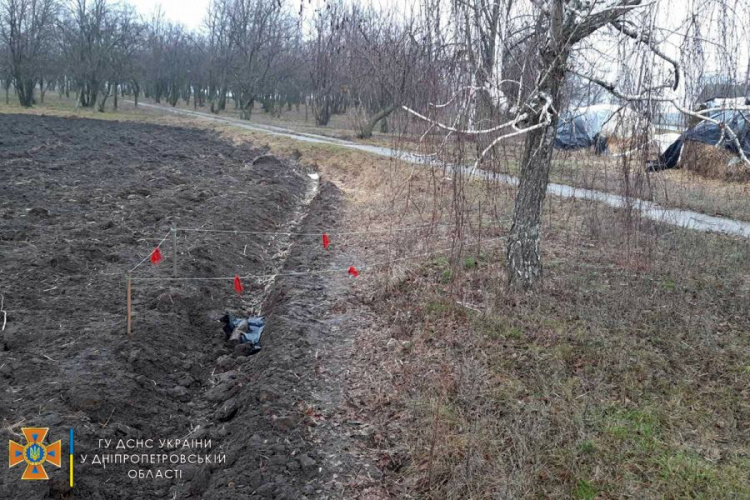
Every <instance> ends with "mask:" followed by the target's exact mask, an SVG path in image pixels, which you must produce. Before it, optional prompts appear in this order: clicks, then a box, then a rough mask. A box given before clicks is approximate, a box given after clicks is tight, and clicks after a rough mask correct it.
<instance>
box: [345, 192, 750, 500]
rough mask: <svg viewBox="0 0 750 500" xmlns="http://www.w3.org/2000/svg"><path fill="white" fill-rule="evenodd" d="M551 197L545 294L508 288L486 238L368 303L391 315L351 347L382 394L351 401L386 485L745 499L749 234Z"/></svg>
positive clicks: (433, 491)
mask: <svg viewBox="0 0 750 500" xmlns="http://www.w3.org/2000/svg"><path fill="white" fill-rule="evenodd" d="M549 209H550V212H549V213H548V216H547V219H546V221H547V223H546V228H545V236H546V240H545V250H546V252H545V254H546V255H545V257H546V262H547V268H546V272H547V277H546V281H545V285H544V288H543V290H541V291H540V292H539V293H537V294H535V295H521V296H519V295H516V294H513V293H510V292H508V291H506V290H505V289H504V288H503V287H502V285H500V284H499V283H498V282H499V281H501V279H502V278H500V277H501V276H502V269H501V268H502V253H501V252H499V251H497V249H496V248H492V247H491V246H488V247H487V248H486V249H484V250H482V252H481V254H480V257H479V259H475V258H474V256H473V255H468V256H463V257H461V258H460V259H458V262H452V261H450V260H449V259H445V258H435V259H433V260H432V261H430V262H428V263H426V264H424V265H422V266H419V267H418V268H416V269H412V270H410V271H408V272H406V273H405V275H404V276H403V277H402V278H399V279H396V280H395V281H393V282H390V284H389V286H388V287H387V288H383V289H382V290H381V292H380V294H378V295H376V296H375V298H374V299H373V301H372V303H373V304H374V305H375V307H376V309H377V312H378V313H379V315H380V316H381V317H383V318H387V319H386V320H385V321H384V324H382V325H377V327H376V328H375V329H374V330H373V331H371V332H369V335H368V336H366V337H363V338H362V339H361V340H360V344H359V345H358V349H357V352H359V353H361V357H362V359H361V363H362V366H363V367H366V366H370V367H372V366H374V367H375V368H370V370H369V371H368V376H373V374H375V376H376V381H375V383H374V385H375V386H376V387H379V390H378V391H377V392H375V393H373V394H370V395H367V394H360V395H359V397H361V398H363V399H365V400H366V401H367V403H366V405H364V406H365V407H367V408H368V411H369V412H370V413H371V412H372V408H373V407H375V408H378V409H379V412H378V413H376V417H375V418H374V420H375V422H376V423H377V424H378V425H379V426H380V428H381V430H380V435H381V436H387V438H384V440H385V442H383V443H378V446H379V447H380V448H381V451H382V453H383V456H384V463H385V464H386V465H387V466H388V467H390V468H391V471H392V475H391V476H390V477H391V480H392V481H393V483H392V487H393V488H394V491H396V492H397V495H399V496H401V497H406V496H410V497H419V498H436V499H437V498H540V497H544V498H547V497H553V498H591V499H593V498H621V497H635V498H746V497H748V496H749V495H750V468H748V466H749V465H750V436H749V435H748V427H747V422H750V403H748V400H747V391H748V389H749V388H750V366H749V365H748V361H747V360H748V359H750V358H748V355H750V339H749V338H748V336H747V332H748V331H750V319H748V317H747V315H746V313H745V308H746V304H747V302H748V300H750V250H748V247H747V245H746V242H745V241H735V240H732V239H728V238H722V237H717V236H707V235H701V234H693V233H686V232H683V231H676V230H675V231H670V232H666V231H665V230H664V228H660V227H658V226H653V225H651V224H650V223H642V225H641V228H640V230H639V231H637V232H634V231H633V230H632V226H631V225H629V224H627V223H626V222H625V221H624V220H623V218H622V217H621V216H620V215H619V214H618V213H616V212H614V211H612V210H609V209H602V208H601V207H596V206H590V205H587V204H580V203H578V204H575V203H572V202H552V203H551V204H550V205H549ZM406 318H408V319H406ZM391 339H393V340H391ZM383 394H387V395H388V397H387V398H384V397H383Z"/></svg>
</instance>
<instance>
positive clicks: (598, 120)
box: [555, 104, 625, 154]
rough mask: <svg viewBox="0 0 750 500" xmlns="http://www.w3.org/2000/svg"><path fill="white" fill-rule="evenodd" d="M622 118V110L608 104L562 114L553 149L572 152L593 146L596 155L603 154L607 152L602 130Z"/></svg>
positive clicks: (605, 139)
mask: <svg viewBox="0 0 750 500" xmlns="http://www.w3.org/2000/svg"><path fill="white" fill-rule="evenodd" d="M623 116H625V111H624V110H623V108H621V107H619V106H614V105H609V104H596V105H593V106H589V107H586V108H577V109H574V110H572V111H568V112H566V113H563V116H562V117H561V119H560V122H559V123H558V124H557V131H556V134H555V148H557V149H563V150H574V149H586V148H590V147H592V146H593V147H594V151H595V152H596V154H604V153H606V152H607V137H606V134H605V133H604V128H605V126H606V125H607V123H608V122H609V121H610V120H618V119H622V117H623ZM610 128H611V127H610Z"/></svg>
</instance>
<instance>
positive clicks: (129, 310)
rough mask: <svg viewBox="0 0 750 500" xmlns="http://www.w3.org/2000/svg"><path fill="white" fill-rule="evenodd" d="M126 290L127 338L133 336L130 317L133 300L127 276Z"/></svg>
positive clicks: (131, 318) (131, 316)
mask: <svg viewBox="0 0 750 500" xmlns="http://www.w3.org/2000/svg"><path fill="white" fill-rule="evenodd" d="M126 281H127V290H128V337H132V336H133V315H132V307H133V300H132V294H131V288H132V286H131V280H130V275H129V274H128V276H127V278H126Z"/></svg>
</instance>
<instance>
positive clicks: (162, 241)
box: [128, 229, 174, 273]
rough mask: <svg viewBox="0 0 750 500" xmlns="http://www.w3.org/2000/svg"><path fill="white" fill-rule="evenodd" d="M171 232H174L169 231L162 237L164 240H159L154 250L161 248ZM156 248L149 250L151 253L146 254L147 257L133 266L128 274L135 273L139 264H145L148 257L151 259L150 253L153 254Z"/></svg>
mask: <svg viewBox="0 0 750 500" xmlns="http://www.w3.org/2000/svg"><path fill="white" fill-rule="evenodd" d="M172 231H174V230H173V229H170V230H169V232H168V233H167V234H166V236H164V238H162V239H161V241H160V242H159V244H158V245H156V248H159V247H161V246H162V244H163V243H164V242H165V241H167V238H169V235H170V234H172ZM156 248H154V249H153V250H151V251H150V252H149V253H148V255H146V256H145V257H144V258H143V259H142V260H141V261H140V262H139V263H138V264H136V265H135V267H134V268H133V269H131V270H130V271H128V273H132V272H133V271H135V270H136V269H138V268H139V267H140V266H141V264H143V263H144V262H146V261H147V260H148V259H149V257H151V254H152V253H154V250H156Z"/></svg>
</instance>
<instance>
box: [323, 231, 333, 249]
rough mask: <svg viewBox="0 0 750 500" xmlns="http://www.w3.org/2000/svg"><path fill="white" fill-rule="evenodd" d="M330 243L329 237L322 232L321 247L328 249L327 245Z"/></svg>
mask: <svg viewBox="0 0 750 500" xmlns="http://www.w3.org/2000/svg"><path fill="white" fill-rule="evenodd" d="M330 244H331V239H330V238H329V237H328V235H327V234H326V233H323V248H324V249H326V250H328V245H330Z"/></svg>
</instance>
